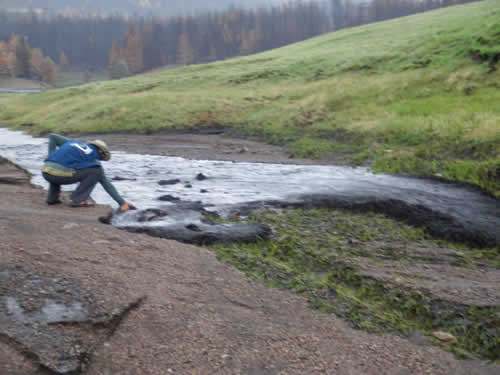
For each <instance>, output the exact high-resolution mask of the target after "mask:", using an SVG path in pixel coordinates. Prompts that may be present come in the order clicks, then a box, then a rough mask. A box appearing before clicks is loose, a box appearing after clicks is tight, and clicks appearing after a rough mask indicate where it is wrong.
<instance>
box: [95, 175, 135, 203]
mask: <svg viewBox="0 0 500 375" xmlns="http://www.w3.org/2000/svg"><path fill="white" fill-rule="evenodd" d="M101 185H102V187H103V188H104V190H105V191H106V193H108V194H109V195H110V196H111V198H113V199H114V200H115V202H116V203H118V204H119V205H120V211H128V210H135V209H136V208H135V206H134V205H133V204H132V203H128V202H126V201H125V200H124V199H123V198H122V196H121V195H120V193H118V190H116V188H115V185H113V183H112V182H111V181H110V180H109V179H108V178H107V177H106V175H104V176H103V178H102V180H101Z"/></svg>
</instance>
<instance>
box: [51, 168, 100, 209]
mask: <svg viewBox="0 0 500 375" xmlns="http://www.w3.org/2000/svg"><path fill="white" fill-rule="evenodd" d="M42 175H43V178H45V180H47V181H48V182H49V184H50V186H49V194H48V196H47V203H49V204H50V203H56V202H57V201H58V200H59V194H60V193H61V185H70V184H76V183H77V182H79V185H78V187H77V188H76V190H75V191H73V193H71V200H72V201H73V202H77V203H78V202H83V201H85V200H87V199H89V197H90V194H91V193H92V191H93V190H94V188H95V186H96V185H97V183H98V182H102V181H103V180H104V179H105V177H104V171H103V169H102V167H92V168H85V169H77V170H76V172H75V174H74V175H73V177H60V176H52V175H50V174H47V173H45V172H44V173H42Z"/></svg>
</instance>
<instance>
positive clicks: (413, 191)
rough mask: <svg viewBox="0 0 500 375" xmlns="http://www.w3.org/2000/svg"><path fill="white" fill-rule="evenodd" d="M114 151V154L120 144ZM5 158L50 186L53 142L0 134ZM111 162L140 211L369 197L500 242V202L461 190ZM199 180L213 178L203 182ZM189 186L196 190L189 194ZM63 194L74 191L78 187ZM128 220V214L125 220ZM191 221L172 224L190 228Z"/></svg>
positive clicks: (346, 174)
mask: <svg viewBox="0 0 500 375" xmlns="http://www.w3.org/2000/svg"><path fill="white" fill-rule="evenodd" d="M110 146H111V149H113V145H110ZM0 155H2V156H4V157H6V158H8V159H11V160H13V161H14V162H16V163H18V164H20V165H22V166H24V167H25V168H27V169H28V170H29V171H30V172H31V173H33V180H32V182H33V183H35V184H38V185H41V186H43V187H45V188H46V187H47V183H46V182H45V181H44V179H43V178H42V176H41V173H40V167H41V166H42V163H43V160H44V158H45V157H46V155H47V139H46V138H33V137H31V136H28V135H25V134H23V133H21V132H14V131H9V130H7V129H0ZM112 155H113V156H112V159H111V161H109V162H103V166H104V169H105V171H106V174H107V176H108V177H109V178H113V177H117V176H119V177H122V178H126V179H135V180H134V181H130V180H126V181H116V182H114V184H115V186H116V188H117V189H118V191H119V192H120V193H121V194H122V196H123V198H124V199H125V200H127V201H130V202H132V203H134V204H135V205H136V206H137V207H138V208H141V209H146V208H156V207H164V206H169V205H171V204H172V203H168V202H161V201H158V197H160V196H162V195H166V194H169V195H172V196H174V197H177V198H180V199H182V200H183V201H201V202H202V203H203V205H204V206H206V207H207V209H208V210H214V211H218V212H219V213H221V212H224V208H227V207H229V206H231V205H240V204H244V203H246V202H254V201H267V200H276V201H294V200H300V199H301V198H300V196H301V195H315V194H327V195H330V196H335V197H336V198H339V199H344V198H349V199H365V198H369V199H370V200H371V201H372V202H376V201H377V200H386V201H387V200H389V199H394V200H399V201H404V202H406V203H407V204H409V205H413V206H415V205H422V206H425V207H427V209H430V210H432V211H435V212H440V213H441V214H444V215H446V216H451V217H453V218H454V220H456V221H457V222H459V223H461V224H462V225H464V226H466V227H468V226H471V225H479V226H480V228H481V229H480V230H481V231H487V232H489V233H493V235H494V236H495V237H498V238H500V233H499V231H500V229H499V228H500V212H499V211H500V209H499V203H498V201H497V200H495V199H493V198H490V197H487V196H485V195H483V194H479V193H478V192H477V191H475V190H473V189H469V188H464V187H462V186H459V185H457V184H449V183H442V182H438V181H430V180H425V179H416V178H411V177H401V176H389V175H385V174H373V173H371V172H370V171H368V170H367V169H365V168H350V167H336V166H310V165H307V166H303V165H288V164H263V163H242V162H238V163H235V162H227V161H212V160H188V159H183V158H179V157H168V156H154V155H138V154H129V153H125V152H120V151H114V152H113V153H112ZM198 173H203V174H204V175H205V176H207V177H208V178H207V179H206V180H203V181H198V180H196V175H197V174H198ZM170 179H179V180H181V183H179V184H176V185H168V186H160V185H159V184H158V181H160V180H170ZM188 184H191V185H192V187H191V188H188V187H186V185H188ZM64 188H65V189H66V190H71V189H73V188H74V187H72V186H69V187H64ZM202 190H203V191H206V192H202ZM92 197H93V198H94V199H95V200H96V201H97V202H98V203H104V204H112V205H114V206H116V203H114V202H113V201H112V199H111V198H110V197H109V196H108V195H107V194H106V193H105V192H104V190H103V189H102V188H101V187H100V186H98V187H97V188H96V189H95V191H94V193H93V194H92ZM126 217H127V215H124V219H125V218H126ZM191 219H192V218H190V217H187V216H186V217H182V218H180V217H175V218H174V217H171V218H170V219H165V220H167V221H168V220H178V221H179V220H181V221H183V222H184V221H185V220H187V221H190V220H191ZM115 224H118V225H120V224H119V223H116V222H115ZM163 224H165V222H164V223H163ZM124 225H125V223H124ZM156 225H161V223H156Z"/></svg>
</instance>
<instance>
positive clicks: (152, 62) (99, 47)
mask: <svg viewBox="0 0 500 375" xmlns="http://www.w3.org/2000/svg"><path fill="white" fill-rule="evenodd" d="M470 1H474V0H371V1H366V2H355V1H353V0H329V1H325V2H321V3H320V2H314V1H300V0H295V1H290V2H288V3H285V4H282V5H279V6H269V7H262V8H259V9H256V10H250V9H243V8H231V9H228V10H226V11H217V12H204V13H200V14H198V15H190V16H178V17H169V18H158V17H154V16H150V17H133V18H126V17H124V16H120V15H112V16H80V17H67V16H63V15H50V16H49V15H38V14H36V13H35V12H31V13H27V14H19V13H17V14H13V13H7V12H5V11H0V41H2V40H3V44H0V47H1V48H0V74H10V75H18V76H23V77H35V78H42V79H45V78H43V77H45V76H46V74H45V75H43V74H42V73H41V70H40V67H39V65H40V62H41V61H42V60H43V61H44V64H45V66H48V65H50V64H49V59H50V61H52V63H53V61H58V62H59V65H61V66H67V65H72V66H77V67H79V68H80V69H83V70H86V71H96V70H103V69H108V70H109V72H110V74H111V76H112V77H113V78H120V77H123V76H125V75H128V74H136V73H140V72H143V71H147V70H151V69H155V68H158V67H161V66H164V65H186V64H193V63H201V62H210V61H216V60H222V59H226V58H229V57H233V56H238V55H248V54H253V53H257V52H261V51H265V50H269V49H273V48H277V47H281V46H284V45H286V44H290V43H294V42H298V41H301V40H304V39H308V38H311V37H313V36H316V35H319V34H322V33H325V32H328V31H332V30H339V29H342V28H346V27H354V26H358V25H362V24H366V23H371V22H377V21H382V20H387V19H390V18H395V17H401V16H406V15H410V14H414V13H418V12H424V11H427V10H431V9H436V8H439V7H444V6H449V5H454V4H458V3H465V2H470ZM13 40H15V42H13ZM30 46H32V47H33V48H34V49H33V50H31V47H30ZM14 47H15V48H14ZM17 50H19V52H18V51H17ZM25 50H27V51H28V52H24V51H25ZM42 51H43V53H44V54H45V55H46V57H45V56H44V55H43V53H42ZM13 54H14V55H15V56H16V59H15V60H14V58H13V57H12V56H13ZM28 55H29V61H33V62H27V63H26V61H25V60H26V58H27V56H28ZM2 64H3V65H2ZM14 64H19V66H15V67H13V65H14ZM30 64H31V65H33V66H32V67H29V65H30ZM34 65H36V67H35V66H34ZM2 66H3V68H2ZM6 66H7V68H6ZM9 67H10V68H9ZM42 70H44V69H42ZM45 70H46V69H45ZM45 70H44V71H45ZM51 74H52V73H51ZM52 77H53V74H52Z"/></svg>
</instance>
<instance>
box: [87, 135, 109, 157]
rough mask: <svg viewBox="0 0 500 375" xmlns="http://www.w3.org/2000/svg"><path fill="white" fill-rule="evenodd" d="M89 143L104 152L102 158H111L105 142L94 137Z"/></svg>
mask: <svg viewBox="0 0 500 375" xmlns="http://www.w3.org/2000/svg"><path fill="white" fill-rule="evenodd" d="M89 145H94V146H96V147H97V148H98V149H99V150H101V151H102V152H104V156H103V158H102V160H104V161H108V160H109V159H111V153H110V152H109V148H108V145H107V144H106V142H104V141H101V140H100V139H96V140H95V141H90V142H89Z"/></svg>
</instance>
